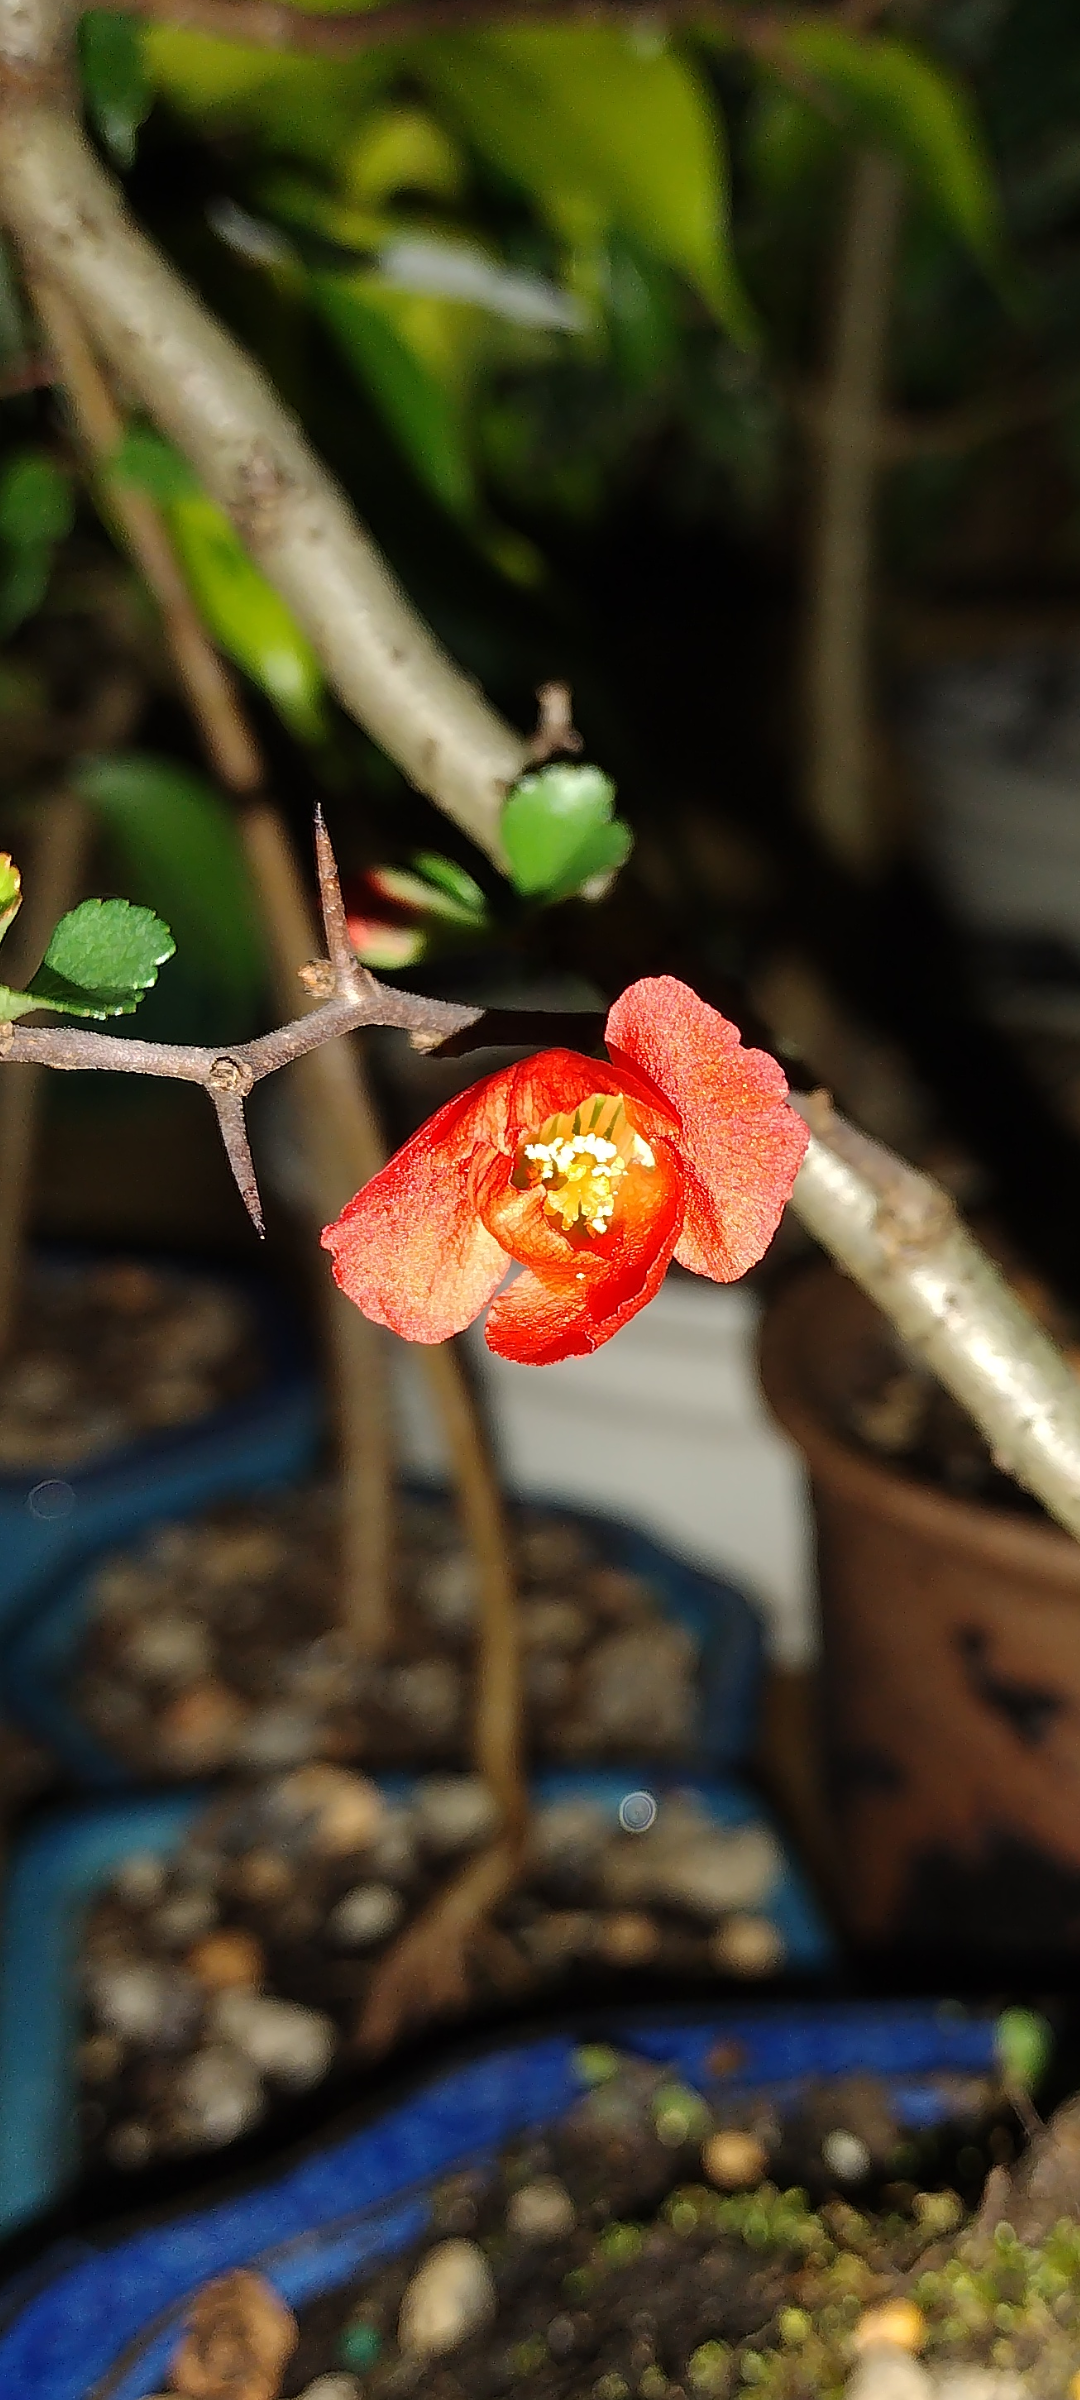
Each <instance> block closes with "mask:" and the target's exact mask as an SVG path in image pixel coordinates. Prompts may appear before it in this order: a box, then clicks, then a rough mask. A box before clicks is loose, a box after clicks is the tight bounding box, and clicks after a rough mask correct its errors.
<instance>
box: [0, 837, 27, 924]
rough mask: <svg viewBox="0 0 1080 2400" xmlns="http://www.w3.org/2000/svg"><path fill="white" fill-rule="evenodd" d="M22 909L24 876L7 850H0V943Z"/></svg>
mask: <svg viewBox="0 0 1080 2400" xmlns="http://www.w3.org/2000/svg"><path fill="white" fill-rule="evenodd" d="M21 907H22V876H21V875H20V873H19V870H18V867H17V866H16V864H15V861H14V859H13V858H12V857H11V855H10V853H9V852H8V851H7V850H0V942H2V941H3V938H4V935H5V933H6V932H7V929H8V926H9V925H10V924H11V923H12V922H13V920H14V919H15V918H16V917H17V916H18V913H19V910H20V908H21Z"/></svg>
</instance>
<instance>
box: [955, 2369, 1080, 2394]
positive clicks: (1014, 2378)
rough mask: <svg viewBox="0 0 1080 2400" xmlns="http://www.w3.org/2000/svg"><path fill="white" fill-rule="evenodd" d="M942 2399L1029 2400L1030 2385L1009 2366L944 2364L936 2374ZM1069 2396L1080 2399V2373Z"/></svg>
mask: <svg viewBox="0 0 1080 2400" xmlns="http://www.w3.org/2000/svg"><path fill="white" fill-rule="evenodd" d="M933 2388H934V2391H935V2393H936V2394H940V2400H1026V2396H1027V2395H1029V2394H1030V2391H1031V2385H1030V2384H1029V2383H1028V2382H1027V2381H1026V2379H1025V2378H1024V2377H1023V2376H1021V2375H1014V2374H1012V2372H1011V2371H1010V2370H1009V2369H1008V2368H995V2367H941V2368H939V2369H938V2372H937V2374H936V2375H935V2376H934V2378H933ZM1068 2400H1080V2375H1074V2376H1073V2378H1072V2381H1071V2383H1070V2384H1069V2386H1068Z"/></svg>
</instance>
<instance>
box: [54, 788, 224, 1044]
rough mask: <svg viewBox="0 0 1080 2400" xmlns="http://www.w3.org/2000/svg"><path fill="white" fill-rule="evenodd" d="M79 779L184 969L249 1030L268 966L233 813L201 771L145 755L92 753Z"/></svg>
mask: <svg viewBox="0 0 1080 2400" xmlns="http://www.w3.org/2000/svg"><path fill="white" fill-rule="evenodd" d="M73 781H74V783H75V786H76V789H77V790H78V791H79V792H80V793H81V794H82V796H83V798H84V799H85V800H87V801H88V802H89V803H90V805H91V807H92V808H94V809H95V810H96V811H97V814H98V815H99V816H100V818H101V821H102V823H103V824H104V826H105V827H106V829H107V831H108V833H109V835H110V837H111V840H112V843H113V845H114V846H115V849H116V853H117V863H118V866H119V868H120V869H121V870H122V877H123V881H124V883H125V884H127V885H128V887H129V888H134V890H135V891H136V892H138V893H140V894H142V895H143V896H145V898H146V899H147V900H148V901H149V902H150V903H151V904H152V905H153V906H154V907H155V908H160V910H161V912H162V914H163V915H164V916H165V917H167V919H168V921H169V924H170V925H171V927H172V929H173V932H174V934H175V936H176V939H177V941H178V943H179V945H180V953H181V960H182V964H183V967H184V969H185V971H186V972H188V973H190V974H191V975H192V976H193V977H194V978H196V979H197V980H198V981H199V982H201V984H202V985H203V987H204V988H205V990H206V991H207V992H208V993H209V994H211V995H213V997H214V1003H215V1008H218V1007H222V1008H223V1009H224V1011H225V1012H226V1013H227V1016H228V1019H229V1024H230V1030H231V1027H232V1024H233V1023H235V1024H236V1026H237V1028H238V1029H239V1030H241V1031H244V1032H246V1031H247V1030H248V1027H249V1025H250V1023H251V1021H252V1019H253V1017H254V1014H255V1011H256V1009H257V1006H258V1002H259V998H260V995H261V992H262V989H263V986H264V983H265V976H266V965H265V957H264V951H263V942H262V936H261V932H260V927H259V918H258V912H257V909H256V906H255V901H254V897H253V894H252V889H251V880H250V877H249V874H248V870H247V864H246V861H245V857H244V851H243V846H242V844H241V841H240V837H239V833H238V831H237V825H236V819H235V816H234V814H233V812H232V811H231V810H230V809H228V808H227V807H226V806H225V804H224V802H223V801H222V800H221V799H220V798H219V797H218V794H217V793H216V792H215V791H213V790H212V789H211V787H210V785H209V784H208V783H204V781H203V780H202V777H201V776H199V775H196V774H193V773H191V772H190V771H189V770H188V769H187V768H185V767H178V766H175V765H174V764H173V763H172V762H171V760H168V759H159V758H152V757H148V756H143V755H142V754H140V753H138V752H130V753H128V754H127V755H125V756H116V757H110V758H93V759H89V760H86V761H85V762H84V763H83V764H82V765H81V766H80V767H78V768H77V769H76V771H75V774H74V777H73ZM118 880H119V877H118Z"/></svg>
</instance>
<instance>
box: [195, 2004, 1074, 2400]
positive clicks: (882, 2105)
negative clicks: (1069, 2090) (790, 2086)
mask: <svg viewBox="0 0 1080 2400" xmlns="http://www.w3.org/2000/svg"><path fill="white" fill-rule="evenodd" d="M737 2050H738V2045H737V2044H735V2045H732V2044H731V2043H728V2044H721V2045H718V2046H717V2050H716V2052H715V2054H714V2056H713V2058H712V2059H711V2061H710V2062H709V2063H710V2067H711V2070H712V2071H711V2076H710V2077H709V2078H708V2080H706V2081H705V2083H704V2085H703V2087H702V2088H701V2089H697V2088H692V2087H690V2086H688V2085H686V2084H683V2083H681V2082H679V2081H678V2079H677V2078H675V2077H673V2076H672V2074H671V2072H670V2070H668V2069H665V2068H664V2067H662V2066H653V2065H650V2064H649V2063H647V2062H646V2061H644V2060H642V2059H639V2058H629V2057H620V2056H619V2055H618V2053H616V2052H614V2051H612V2050H610V2049H608V2048H606V2047H604V2046H589V2047H587V2048H585V2049H582V2050H581V2051H579V2052H578V2054H577V2063H578V2068H579V2074H580V2078H581V2082H582V2085H583V2086H584V2087H585V2088H584V2089H583V2091H582V2095H581V2097H580V2098H579V2099H578V2100H577V2102H576V2103H575V2104H573V2105H572V2106H571V2107H570V2109H569V2110H568V2111H567V2112H566V2113H565V2114H563V2115H562V2117H561V2118H559V2119H557V2120H556V2121H555V2122H554V2123H553V2124H551V2125H549V2126H548V2127H546V2128H545V2129H544V2131H543V2132H542V2133H539V2134H537V2133H531V2134H527V2135H525V2136H523V2137H519V2138H518V2139H517V2140H515V2141H513V2142H512V2143H511V2144H509V2145H508V2146H507V2147H506V2148H505V2149H504V2150H503V2152H502V2154H501V2156H499V2158H498V2159H497V2160H496V2162H495V2163H494V2166H492V2165H490V2164H488V2163H483V2164H478V2165H476V2166H475V2167H472V2168H466V2169H465V2170H464V2171H459V2172H457V2173H455V2174H452V2175H450V2176H448V2177H447V2178H445V2179H444V2180H443V2182H442V2183H441V2184H439V2185H437V2186H436V2187H435V2189H434V2191H433V2193H432V2195H431V2207H430V2214H429V2220H428V2223H427V2225H426V2226H425V2229H424V2232H423V2235H422V2238H421V2239H420V2240H418V2241H414V2242H413V2243H412V2244H410V2245H409V2247H408V2248H407V2249H406V2250H405V2251H403V2252H402V2253H401V2254H399V2255H398V2256H397V2257H396V2258H394V2259H393V2261H392V2262H390V2263H389V2264H385V2265H383V2266H381V2267H378V2268H376V2269H375V2271H374V2272H372V2271H371V2270H370V2269H369V2270H368V2271H367V2272H366V2274H364V2275H363V2276H361V2277H359V2278H357V2279H354V2280H353V2281H352V2283H351V2284H346V2285H345V2286H344V2288H339V2289H337V2290H334V2291H332V2292H330V2293H328V2294H326V2295H324V2296H323V2297H321V2298H320V2299H318V2300H317V2301H315V2302H314V2303H312V2304H310V2305H309V2306H307V2307H306V2308H301V2310H300V2312H299V2321H298V2322H297V2321H296V2320H290V2317H289V2312H288V2311H287V2310H286V2309H285V2308H284V2307H283V2304H282V2302H281V2300H280V2299H279V2298H278V2296H277V2295H276V2293H275V2292H274V2291H273V2289H272V2288H271V2286H270V2285H269V2284H268V2283H265V2282H263V2281H262V2280H261V2278H259V2277H257V2276H254V2275H252V2274H250V2273H240V2274H234V2275H232V2276H227V2277H223V2278H221V2279H220V2280H219V2281H218V2282H217V2283H216V2284H212V2285H210V2286H208V2287H206V2288H205V2289H204V2290H203V2291H202V2292H201V2293H200V2294H198V2295H197V2296H196V2298H195V2300H194V2303H193V2305H192V2307H191V2309H190V2311H189V2317H188V2327H187V2330H186V2333H185V2336H184V2337H183V2338H182V2340H181V2342H180V2343H179V2345H178V2346H177V2348H176V2349H175V2351H174V2354H173V2361H172V2370H171V2374H172V2383H173V2388H174V2389H176V2390H178V2391H180V2392H185V2393H194V2392H196V2391H198V2392H204V2393H205V2394H207V2395H208V2400H224V2393H225V2389H226V2387H225V2384H224V2382H222V2383H221V2384H220V2386H219V2385H218V2384H216V2383H214V2382H213V2379H212V2374H211V2376H210V2377H209V2379H207V2380H205V2381H200V2380H199V2377H200V2374H201V2375H203V2376H206V2370H207V2367H208V2365H210V2363H211V2360H212V2352H213V2344H214V2342H215V2341H216V2342H218V2343H221V2342H222V2337H223V2334H224V2332H225V2331H226V2329H227V2330H228V2333H229V2335H230V2337H231V2340H230V2352H229V2356H230V2365H231V2368H232V2371H233V2373H234V2374H235V2373H236V2371H237V2364H238V2361H243V2360H250V2361H251V2362H252V2363H254V2362H255V2361H256V2360H257V2359H261V2360H266V2359H267V2358H269V2357H270V2356H273V2359H274V2367H273V2370H272V2372H271V2373H270V2374H269V2375H268V2376H266V2378H265V2387H264V2385H263V2384H260V2385H259V2390H260V2391H263V2389H264V2388H265V2391H266V2393H267V2395H268V2396H269V2400H275V2396H276V2395H277V2394H278V2393H280V2394H282V2395H284V2396H285V2400H401V2396H402V2395H404V2394H406V2393H412V2392H414V2391H416V2390H417V2389H418V2388H420V2389H422V2390H423V2392H424V2393H425V2395H426V2396H427V2400H498V2396H500V2395H502V2394H505V2393H509V2392H514V2393H515V2394H517V2393H522V2394H525V2395H528V2400H630V2395H638V2396H639V2400H676V2396H677V2395H678V2396H681V2400H686V2396H689V2400H731V2396H734V2395H736V2394H743V2395H745V2394H746V2393H747V2392H748V2391H756V2392H759V2393H762V2394H765V2395H768V2396H769V2400H831V2396H833V2395H838V2394H840V2393H841V2392H842V2391H844V2390H845V2389H846V2388H851V2389H859V2390H861V2393H862V2395H863V2400H886V2395H891V2400H920V2395H921V2394H923V2393H925V2394H926V2396H927V2400H929V2396H930V2395H931V2394H932V2393H934V2392H942V2393H946V2392H949V2391H952V2392H953V2393H954V2395H955V2400H962V2395H963V2396H964V2400H975V2395H976V2394H977V2395H978V2400H1020V2396H1021V2395H1022V2394H1023V2393H1031V2394H1032V2395H1035V2394H1040V2395H1046V2400H1050V2395H1054V2400H1061V2395H1063V2394H1065V2393H1066V2392H1069V2391H1071V2390H1072V2389H1073V2388H1074V2387H1073V2384H1072V2382H1071V2380H1070V2379H1071V2378H1072V2377H1073V2375H1074V2374H1075V2373H1076V2371H1077V2369H1078V2368H1080V2230H1078V2228H1077V2225H1076V2222H1075V2215H1074V2214H1071V2213H1067V2210H1069V2209H1070V2208H1071V2209H1073V2210H1074V2209H1075V2204H1076V2201H1077V2200H1078V2199H1080V2190H1078V2188H1077V2182H1076V2169H1075V2164H1074V2163H1073V2160H1072V2158H1071V2155H1070V2143H1069V2133H1070V2132H1071V2131H1074V2126H1075V2104H1074V2107H1073V2118H1072V2122H1071V2123H1069V2124H1067V2125H1066V2126H1065V2127H1063V2128H1061V2129H1060V2130H1054V2131H1052V2132H1050V2133H1049V2134H1047V2135H1045V2136H1043V2137H1042V2141H1041V2145H1040V2153H1039V2164H1040V2167H1041V2171H1042V2177H1043V2183H1044V2186H1045V2184H1046V2183H1048V2182H1052V2181H1053V2175H1054V2173H1055V2172H1056V2176H1057V2184H1056V2188H1054V2189H1053V2190H1052V2191H1051V2192H1049V2193H1048V2192H1047V2191H1046V2190H1045V2189H1044V2190H1043V2191H1042V2192H1041V2193H1039V2195H1038V2196H1037V2197H1035V2198H1034V2203H1033V2192H1032V2183H1033V2174H1032V2164H1033V2162H1031V2161H1027V2162H1023V2163H1022V2164H1021V2165H1019V2166H1018V2167H1014V2168H1013V2169H1012V2171H1011V2174H1010V2172H1009V2170H1008V2168H1007V2167H1006V2166H1005V2164H1004V2161H1005V2160H1006V2158H1011V2154H1012V2136H1011V2135H1010V2133H1009V2132H1008V2130H1007V2129H1006V2127H1005V2126H1004V2124H1003V2123H1001V2122H1000V2121H999V2122H998V2123H997V2124H994V2123H993V2104H994V2097H995V2095H994V2092H993V2089H992V2086H991V2084H990V2081H989V2079H981V2080H977V2079H972V2083H971V2086H970V2089H969V2091H968V2092H967V2094H966V2095H965V2102H966V2107H967V2110H968V2113H969V2116H970V2119H971V2123H970V2124H969V2127H968V2129H967V2133H966V2140H965V2156H966V2157H967V2159H968V2161H969V2171H970V2162H971V2160H972V2159H977V2158H978V2155H979V2153H978V2152H977V2151H976V2150H975V2149H974V2146H973V2144H972V2139H971V2136H972V2133H973V2132H974V2131H979V2132H980V2133H981V2134H982V2136H983V2137H984V2140H985V2141H986V2143H987V2149H988V2150H990V2151H992V2152H994V2153H996V2155H997V2158H998V2161H999V2163H998V2165H997V2167H996V2169H995V2177H994V2180H993V2182H992V2183H991V2185H990V2187H989V2191H988V2205H987V2206H986V2207H985V2209H984V2210H983V2212H982V2213H981V2214H980V2216H979V2217H978V2219H977V2220H976V2219H975V2218H974V2217H973V2215H972V2212H971V2210H970V2208H969V2207H968V2206H966V2205H965V2202H964V2200H963V2199H962V2198H961V2196H960V2195H959V2194H958V2193H957V2192H956V2191H955V2190H952V2189H948V2188H947V2189H944V2190H943V2189H940V2188H938V2189H932V2188H927V2185H926V2183H925V2182H923V2181H922V2180H921V2178H920V2174H919V2170H920V2168H922V2169H924V2170H925V2169H927V2168H928V2167H929V2166H930V2156H929V2152H930V2148H931V2146H930V2145H929V2144H926V2143H924V2144H922V2145H921V2151H920V2144H919V2143H918V2142H917V2141H916V2142H912V2141H911V2140H910V2139H905V2138H904V2137H903V2135H902V2132H901V2128H900V2126H899V2125H898V2123H897V2121H896V2119H895V2117H894V2115H893V2112H892V2109H891V2106H890V2100H889V2094H888V2089H887V2086H886V2085H885V2084H883V2083H881V2082H879V2081H878V2080H877V2079H876V2078H874V2077H873V2076H869V2075H864V2076H860V2075H852V2076H849V2077H837V2078H835V2079H833V2080H831V2081H827V2082H822V2083H820V2084H818V2085H816V2086H810V2087H809V2088H804V2089H803V2090H802V2091H801V2092H800V2093H799V2095H798V2097H797V2099H791V2098H788V2099H786V2100H785V2099H784V2098H782V2097H779V2096H777V2095H774V2094H770V2093H769V2092H767V2091H764V2092H758V2093H756V2094H754V2095H753V2096H751V2097H750V2098H747V2097H746V2096H745V2095H744V2096H743V2098H742V2099H741V2101H740V2100H735V2099H732V2100H730V2101H729V2100H728V2099H727V2098H726V2095H725V2082H726V2081H728V2080H730V2076H731V2072H732V2066H733V2063H734V2060H733V2052H734V2053H736V2054H737ZM961 2113H962V2112H961ZM1065 2113H1066V2115H1067V2112H1065ZM980 2120H981V2122H980ZM986 2155H987V2150H984V2151H983V2156H986ZM830 2161H831V2162H832V2163H831V2164H830ZM898 2167H899V2168H902V2169H904V2170H905V2171H904V2172H903V2173H902V2174H900V2173H898V2171H897V2170H898ZM1048 2170H1049V2172H1048ZM793 2177H797V2178H798V2180H797V2181H792V2180H791V2179H792V2178H793ZM856 2203H857V2204H856ZM1006 2204H1008V2205H1009V2206H1010V2207H1011V2208H1012V2209H1013V2213H1014V2214H1015V2215H1016V2217H1017V2220H1018V2224H1019V2225H1020V2226H1022V2228H1023V2231H1022V2233H1021V2232H1019V2231H1018V2230H1017V2229H1016V2228H1014V2227H1013V2226H1011V2225H1009V2224H1004V2223H1001V2222H1000V2220H1001V2219H1002V2217H1003V2215H1004V2209H1005V2205H1006ZM1062 2219H1063V2220H1064V2221H1061V2220H1062ZM918 2353H921V2354H922V2357H923V2360H924V2361H925V2365H924V2366H920V2365H918V2364H916V2355H917V2354H918ZM964 2370H968V2371H969V2372H970V2371H972V2370H975V2371H977V2373H978V2378H979V2379H978V2380H977V2381H976V2382H975V2383H973V2384H968V2383H966V2382H965V2383H963V2384H961V2382H960V2380H959V2378H960V2376H961V2374H962V2373H963V2371H964ZM323 2377H325V2378H339V2379H340V2380H338V2381H328V2382H325V2383H324V2382H321V2381H320V2378H323ZM984 2378H985V2380H984ZM228 2388H229V2390H230V2391H231V2390H233V2389H234V2388H235V2387H234V2386H229V2387H228ZM240 2388H242V2389H243V2390H244V2391H246V2390H247V2388H248V2387H247V2386H246V2385H242V2386H240ZM251 2389H252V2391H254V2389H255V2385H254V2381H253V2382H252V2385H251Z"/></svg>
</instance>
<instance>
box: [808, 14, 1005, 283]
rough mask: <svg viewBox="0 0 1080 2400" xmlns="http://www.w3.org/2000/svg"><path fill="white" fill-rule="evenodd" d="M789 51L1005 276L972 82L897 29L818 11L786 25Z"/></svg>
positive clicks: (991, 179)
mask: <svg viewBox="0 0 1080 2400" xmlns="http://www.w3.org/2000/svg"><path fill="white" fill-rule="evenodd" d="M785 54H786V55H787V57H788V58H789V59H790V60H791V62H792V66H793V68H794V69H795V71H796V73H797V76H798V78H799V79H800V81H801V83H802V85H803V87H804V89H805V87H806V82H807V78H808V77H809V78H810V79H811V83H813V82H815V81H816V82H817V83H819V84H820V85H822V86H823V87H824V92H825V95H826V96H827V98H828V100H829V102H830V103H831V104H832V105H834V106H835V105H836V104H837V103H839V106H840V108H841V109H842V111H843V113H844V116H845V118H846V120H847V121H848V123H849V124H850V125H851V126H852V127H853V128H854V129H855V130H857V131H858V132H860V133H861V134H863V135H864V136H866V137H869V138H870V139H871V140H873V141H878V142H882V143H884V144H885V145H886V147H887V148H889V149H893V150H896V151H898V152H899V154H900V156H901V157H902V158H903V159H904V160H905V161H906V163H907V165H908V166H909V167H910V169H911V172H912V175H913V177H914V178H915V180H916V182H917V183H918V185H919V187H920V189H921V190H922V191H923V192H925V194H926V195H927V197H928V198H929V199H930V200H931V201H932V202H933V203H934V205H935V206H936V207H937V208H938V209H939V210H940V211H941V213H942V215H943V216H944V217H945V219H946V220H947V222H948V223H949V224H950V225H951V227H952V229H953V231H954V233H956V234H957V235H958V236H959V239H960V240H961V241H962V242H964V243H965V244H966V245H967V247H968V249H970V250H972V251H973V252H974V254H975V256H976V257H977V258H978V259H979V260H980V261H981V263H982V265H983V266H984V267H986V268H987V269H988V270H989V271H990V272H991V273H993V274H994V275H995V276H998V275H1000V273H1001V271H1002V267H1003V264H1004V260H1005V245H1004V234H1003V227H1002V215H1001V206H1000V201H999V197H998V191H997V186H996V183H995V179H994V170H993V165H992V162H991V159H990V155H989V152H988V149H987V145H986V142H985V139H984V136H983V132H982V128H981V126H980V124H979V120H978V117H977V114H976V112H975V109H974V107H973V105H972V102H971V100H970V98H969V96H968V94H967V92H966V91H965V89H964V87H963V85H962V84H961V83H960V82H958V81H957V79H956V78H955V77H954V76H952V75H951V74H950V73H949V72H948V71H947V69H946V68H945V67H943V66H942V65H941V64H940V62H939V61H938V60H936V59H934V58H931V57H930V56H929V55H928V53H927V52H926V51H925V50H917V49H916V48H915V47H914V46H913V45H912V44H911V43H909V42H905V41H901V40H900V39H899V38H898V37H897V36H896V35H894V34H885V33H875V34H856V33H849V32H847V31H846V30H845V28H844V27H843V26H839V25H835V24H823V23H821V22H820V21H819V20H817V19H815V20H813V21H809V20H804V21H803V22H802V23H801V24H795V25H793V26H785V28H784V31H783V34H782V36H778V37H777V42H776V47H775V53H774V55H775V56H777V57H779V56H783V55H785Z"/></svg>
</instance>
